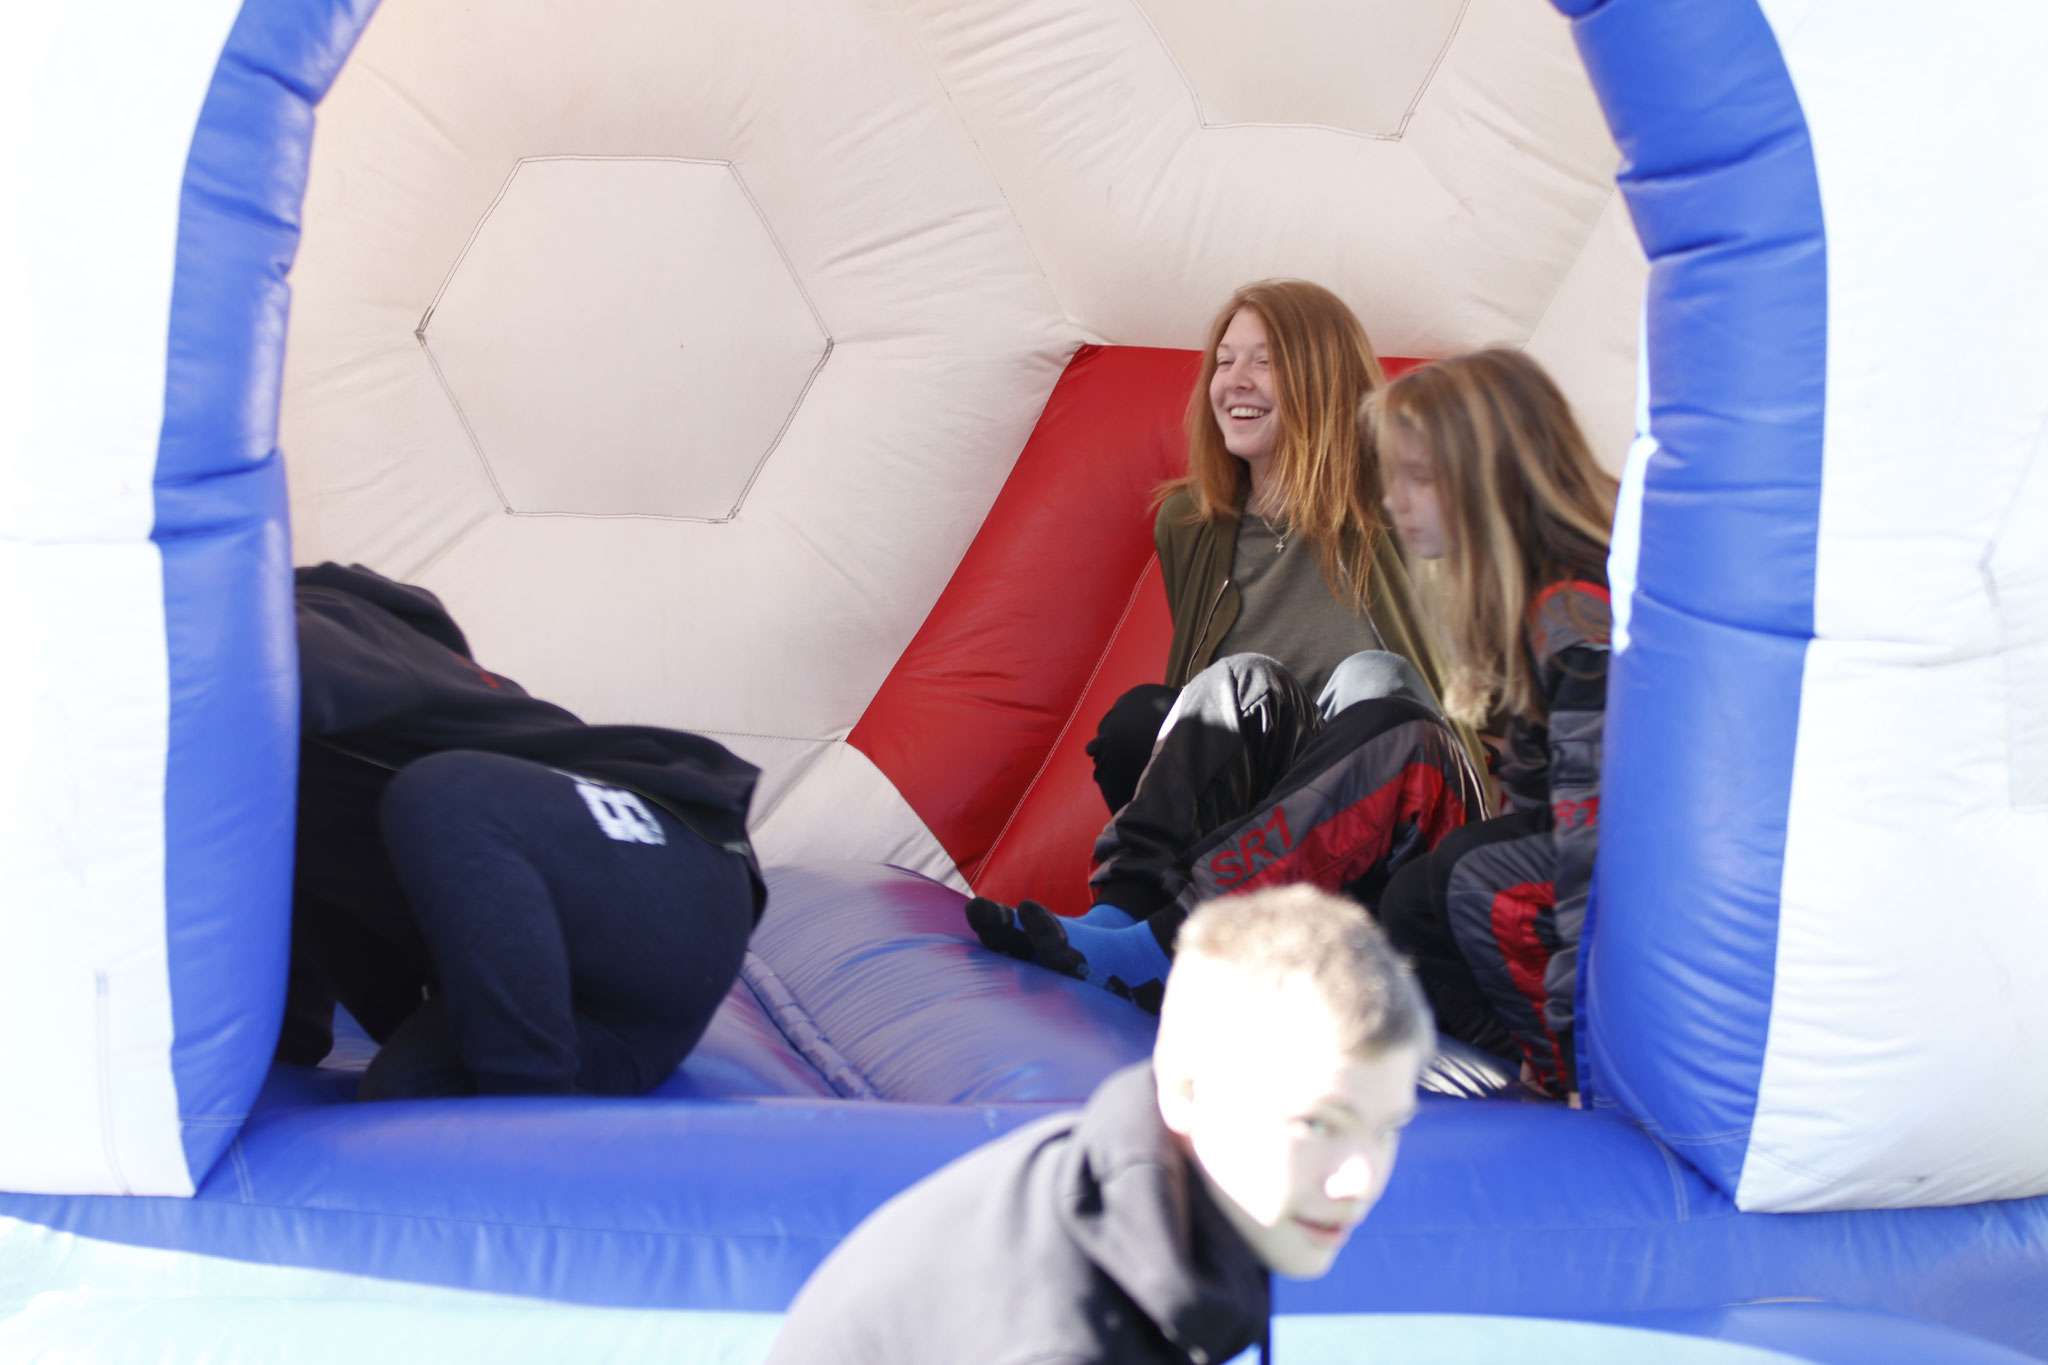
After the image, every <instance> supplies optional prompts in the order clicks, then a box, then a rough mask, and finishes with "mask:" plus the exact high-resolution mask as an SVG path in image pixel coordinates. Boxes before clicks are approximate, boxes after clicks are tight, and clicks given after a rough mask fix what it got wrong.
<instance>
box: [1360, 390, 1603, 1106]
mask: <svg viewBox="0 0 2048 1365" xmlns="http://www.w3.org/2000/svg"><path fill="white" fill-rule="evenodd" d="M1365 415H1366V420H1367V422H1368V425H1369V427H1370V430H1371V432H1372V436H1373V439H1374V443H1375V446H1376V448H1377V450H1378V451H1379V456H1380V461H1381V471H1382V478H1383V480H1384V483H1385V502H1386V508H1387V511H1388V513H1389V514H1390V515H1391V516H1392V517H1393V520H1394V524H1395V526H1396V527H1397V528H1398V529H1399V531H1400V533H1401V538H1402V540H1403V542H1404V543H1405V545H1406V546H1407V549H1408V553H1409V554H1410V555H1412V556H1414V557H1415V558H1416V559H1417V560H1419V561H1422V562H1423V563H1424V564H1425V565H1426V566H1427V567H1426V569H1425V570H1424V572H1423V573H1422V574H1421V575H1420V577H1421V579H1422V581H1423V588H1424V597H1425V600H1427V601H1429V602H1430V603H1431V604H1432V605H1433V606H1434V607H1435V608H1436V609H1437V611H1438V613H1439V619H1440V621H1441V623H1442V626H1443V631H1444V635H1445V637H1446V639H1447V640H1448V642H1449V647H1448V658H1447V660H1446V663H1447V672H1448V685H1447V688H1446V694H1445V702H1446V705H1447V707H1448V709H1449V711H1450V713H1451V714H1452V715H1453V716H1457V717H1462V718H1464V719H1466V720H1470V721H1475V722H1476V721H1481V720H1484V719H1485V718H1487V717H1488V716H1496V717H1501V718H1504V719H1505V721H1506V724H1507V743H1506V747H1505V755H1504V760H1503V762H1502V763H1501V765H1500V768H1499V773H1498V775H1499V777H1500V781H1501V785H1502V787H1503V789H1504V790H1505V792H1506V795H1507V798H1508V804H1509V805H1510V807H1511V810H1510V812H1509V813H1508V814H1505V815H1502V816H1499V817H1498V818H1496V819H1492V820H1488V821H1485V822H1483V823H1481V824H1477V825H1473V826H1469V827H1467V828H1465V829H1462V830H1459V831H1458V832H1457V833H1455V834H1453V835H1451V836H1450V837H1448V838H1447V839H1445V840H1444V842H1443V843H1442V844H1441V845H1440V846H1439V847H1438V848H1437V849H1436V850H1435V851H1434V852H1433V853H1431V854H1430V856H1429V857H1428V858H1426V859H1423V860H1420V861H1418V862H1416V863H1413V864H1411V865H1409V866H1408V867H1407V868H1405V869H1404V870H1403V871H1402V872H1401V873H1400V874H1399V875H1398V876H1396V877H1395V878H1394V879H1393V881H1392V882H1391V883H1390V884H1389V885H1388V887H1387V890H1386V893H1385V895H1383V896H1382V897H1381V900H1380V904H1379V914H1380V917H1381V920H1382V922H1383V923H1384V924H1385V925H1386V927H1387V930H1388V932H1389V933H1390V934H1391V935H1392V936H1393V938H1394V940H1395V942H1396V944H1397V945H1398V946H1400V947H1401V948H1402V950H1403V951H1405V952H1407V953H1408V954H1409V955H1410V956H1411V957H1412V958H1414V960H1415V964H1416V969H1417V971H1418V973H1419V974H1420V975H1421V976H1422V979H1423V982H1424V985H1425V986H1426V987H1427V988H1428V990H1429V993H1430V996H1431V999H1432V1000H1433V1002H1434V1003H1435V1005H1436V1008H1437V1019H1438V1026H1439V1027H1440V1028H1441V1029H1442V1030H1443V1031H1444V1032H1446V1033H1449V1034H1451V1035H1452V1036H1454V1037H1458V1038H1461V1039H1463V1040H1464V1041H1466V1042H1469V1043H1473V1044H1476V1045H1478V1046H1480V1047H1484V1048H1487V1049H1489V1050H1491V1051H1494V1052H1496V1053H1498V1054H1499V1055H1501V1056H1502V1057H1504V1058H1507V1059H1509V1060H1514V1059H1517V1058H1519V1059H1520V1060H1521V1061H1522V1063H1523V1065H1524V1073H1523V1074H1524V1077H1525V1079H1526V1080H1527V1081H1529V1083H1531V1084H1532V1085H1533V1086H1535V1087H1536V1088H1538V1089H1541V1090H1543V1091H1545V1092H1547V1093H1550V1094H1553V1095H1557V1096H1565V1095H1567V1094H1574V1093H1576V1091H1577V1074H1578V1063H1577V1057H1576V1049H1575V1044H1574V1037H1575V1030H1574V1019H1573V997H1574V993H1575V990H1576V986H1577V980H1578V945H1579V939H1580V935H1581V931H1582V929H1583V927H1584V921H1585V914H1586V897H1587V892H1588V890H1589V888H1590V886H1591V882H1592V874H1593V855H1594V851H1595V848H1596V846H1597V842H1598V829H1599V823H1598V822H1599V812H1600V743H1601V729H1602V720H1603V717H1604V715H1605V710H1606V695H1607V651H1608V632H1609V614H1608V596H1607V576H1606V562H1607V543H1608V535H1609V528H1610V527H1611V525H1612V522H1613V517H1614V499H1615V492H1616V487H1615V481H1614V479H1613V478H1612V477H1611V476H1610V475H1609V474H1608V473H1607V472H1606V471H1605V470H1603V469H1602V468H1601V467H1600V466H1599V464H1598V463H1597V462H1596V461H1595V460H1594V458H1593V455H1592V452H1591V450H1590V449H1589V448H1588V447H1587V444H1586V440H1585V437H1584V436H1583V435H1582V434H1581V432H1580V430H1579V426H1578V423H1577V422H1576V421H1575V420H1574V419H1573V417H1572V412H1571V407H1570V405H1569V404H1568V403H1567V402H1566V401H1565V398H1564V395H1563V394H1562V393H1560V392H1559V391H1558V388H1557V385H1556V384H1555V383H1553V382H1552V381H1551V379H1550V376H1549V375H1547V374H1545V373H1544V371H1543V369H1542V367H1541V366H1539V365H1538V364H1537V363H1536V362H1535V361H1533V360H1531V359H1529V358H1528V357H1527V356H1525V355H1523V354H1521V353H1520V352H1518V351H1508V350H1489V351H1480V352H1477V353H1476V354H1473V355H1466V356H1459V357H1456V358H1454V359H1450V360H1444V361H1439V362H1438V363H1436V364H1434V365H1431V366H1428V367H1427V368H1425V369H1421V370H1418V371H1416V372H1415V373H1413V374H1409V375H1404V376H1403V377H1402V378H1401V379H1399V380H1397V381H1395V382H1394V383H1393V384H1390V385H1388V386H1387V387H1386V388H1385V389H1383V390H1381V391H1380V392H1378V393H1376V394H1374V395H1373V397H1372V398H1371V399H1370V400H1368V402H1367V404H1366V414H1365Z"/></svg>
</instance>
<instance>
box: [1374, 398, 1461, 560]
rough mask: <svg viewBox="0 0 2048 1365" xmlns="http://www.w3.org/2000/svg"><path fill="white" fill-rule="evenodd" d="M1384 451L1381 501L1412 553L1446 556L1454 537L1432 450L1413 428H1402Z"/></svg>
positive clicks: (1419, 555)
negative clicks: (1446, 519) (1439, 490)
mask: <svg viewBox="0 0 2048 1365" xmlns="http://www.w3.org/2000/svg"><path fill="white" fill-rule="evenodd" d="M1380 454H1381V460H1380V474H1381V477H1382V478H1383V479H1385V481H1386V495H1385V496H1384V497H1382V498H1381V499H1380V501H1381V503H1382V504H1383V505H1384V506H1385V507H1386V509H1387V515H1388V516H1389V517H1390V518H1392V519H1393V522H1394V529H1395V530H1397V531H1399V532H1400V533H1401V540H1402V541H1403V542H1404V543H1405V544H1406V545H1407V547H1408V553H1410V554H1412V555H1414V556H1415V557H1416V558H1418V559H1442V558H1443V557H1444V553H1445V552H1446V551H1447V550H1448V549H1449V548H1450V537H1449V535H1448V534H1447V532H1446V530H1445V527H1444V517H1443V504H1442V503H1441V501H1439V499H1438V497H1437V481H1436V466H1435V463H1434V462H1433V461H1432V460H1431V459H1430V458H1429V451H1428V450H1427V449H1425V448H1424V447H1423V444H1422V441H1421V439H1420V438H1419V437H1417V436H1416V434H1415V433H1414V432H1413V431H1410V430H1406V429H1402V430H1399V431H1396V432H1395V433H1394V438H1393V439H1392V440H1391V441H1389V442H1388V444H1387V449H1385V450H1383V451H1381V452H1380Z"/></svg>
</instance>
